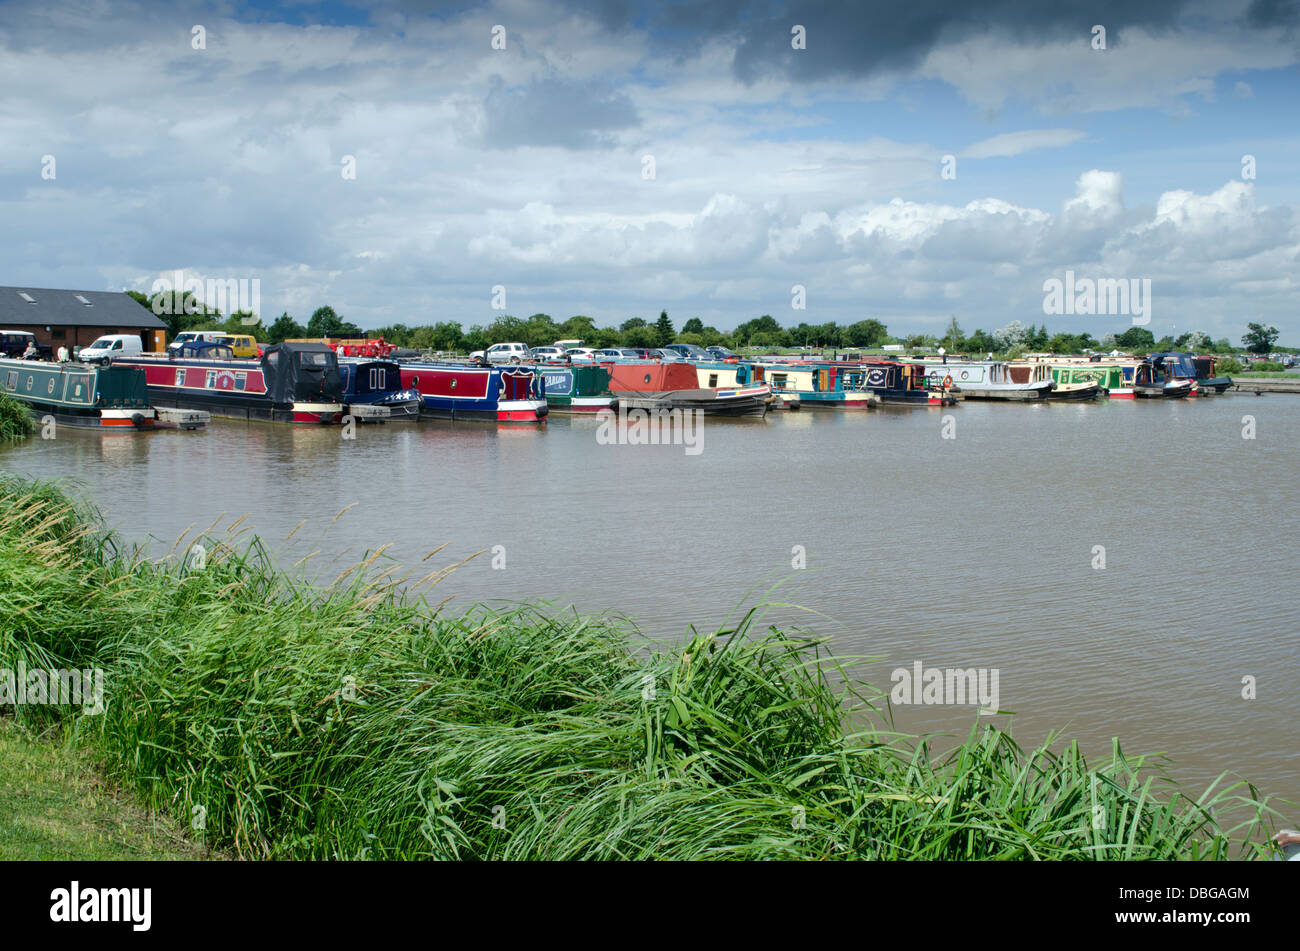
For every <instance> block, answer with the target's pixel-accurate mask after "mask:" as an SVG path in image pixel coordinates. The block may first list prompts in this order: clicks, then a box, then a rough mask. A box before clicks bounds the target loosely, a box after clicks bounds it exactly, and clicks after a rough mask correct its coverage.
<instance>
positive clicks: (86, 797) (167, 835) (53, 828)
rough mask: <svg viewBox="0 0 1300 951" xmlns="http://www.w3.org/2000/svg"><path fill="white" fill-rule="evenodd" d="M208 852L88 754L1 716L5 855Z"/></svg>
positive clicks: (0, 808) (177, 855) (75, 857)
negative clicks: (108, 777) (115, 782)
mask: <svg viewBox="0 0 1300 951" xmlns="http://www.w3.org/2000/svg"><path fill="white" fill-rule="evenodd" d="M202 856H203V851H202V850H201V849H200V848H198V847H196V845H195V844H194V843H193V842H192V841H190V840H189V839H187V838H186V837H185V836H184V835H182V834H181V831H180V828H179V826H178V825H177V824H176V823H175V822H173V821H171V820H170V819H167V818H162V817H159V816H156V815H150V814H149V813H147V812H146V811H145V810H143V809H142V808H140V806H139V805H138V804H137V803H136V802H135V800H134V798H133V797H132V796H130V795H128V794H124V793H123V792H122V791H121V790H118V789H115V788H114V787H113V786H112V785H111V784H109V783H106V782H105V781H104V778H103V777H102V776H101V775H100V774H99V773H98V772H97V771H96V770H94V769H93V768H92V767H91V766H90V765H89V764H88V762H87V760H86V757H85V755H84V754H79V753H78V751H75V750H71V749H68V748H67V747H66V746H65V745H64V744H63V743H62V742H59V739H58V737H57V736H40V735H34V734H32V733H29V732H28V731H27V730H25V729H23V728H22V727H20V726H18V725H17V724H15V723H14V722H13V721H12V720H10V719H4V718H0V861H15V860H31V859H38V860H47V859H59V860H71V861H100V860H104V861H121V860H129V859H165V860H181V859H194V858H200V857H202Z"/></svg>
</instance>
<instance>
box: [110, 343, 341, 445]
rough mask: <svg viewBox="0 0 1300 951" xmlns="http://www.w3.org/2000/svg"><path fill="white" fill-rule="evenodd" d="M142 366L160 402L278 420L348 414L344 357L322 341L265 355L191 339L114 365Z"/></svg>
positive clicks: (328, 419)
mask: <svg viewBox="0 0 1300 951" xmlns="http://www.w3.org/2000/svg"><path fill="white" fill-rule="evenodd" d="M119 365H128V366H137V367H142V368H143V369H144V372H145V377H146V380H147V381H148V386H149V398H150V399H151V400H152V401H153V403H154V405H156V406H175V407H179V408H182V409H202V410H207V411H208V412H209V413H211V414H212V415H213V416H224V417H228V418H231V419H247V420H259V421H262V422H272V423H303V424H317V425H320V424H326V425H328V424H332V423H337V422H339V421H340V420H341V419H342V418H343V380H342V377H341V376H340V374H339V365H338V357H337V356H335V354H334V351H333V350H331V349H330V348H329V347H327V346H325V345H324V344H319V343H280V344H276V345H275V346H273V347H267V348H266V350H265V352H264V353H263V354H262V356H261V358H260V359H257V360H240V359H237V358H236V357H235V356H234V354H233V352H232V351H231V349H230V347H228V346H225V345H224V344H216V343H186V344H185V345H184V346H182V347H180V348H179V349H177V350H174V351H172V352H171V353H169V354H167V355H158V356H149V355H145V356H132V357H127V358H123V359H122V360H120V361H114V366H119Z"/></svg>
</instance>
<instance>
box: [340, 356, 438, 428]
mask: <svg viewBox="0 0 1300 951" xmlns="http://www.w3.org/2000/svg"><path fill="white" fill-rule="evenodd" d="M339 375H340V376H342V378H343V405H344V413H345V414H346V415H349V416H352V417H353V418H354V419H357V420H359V421H363V422H364V421H366V420H369V419H372V418H375V416H374V415H372V414H370V413H368V412H367V411H366V410H367V409H369V408H371V407H376V408H378V409H380V410H385V409H386V410H387V412H386V413H381V414H378V415H377V418H378V419H379V420H385V419H387V420H394V421H398V422H413V421H414V420H417V419H419V418H420V406H421V405H422V403H423V400H422V398H421V397H420V391H419V390H416V389H404V388H403V387H402V368H401V367H400V366H399V365H398V364H396V363H393V362H392V361H391V360H364V359H349V358H347V357H344V358H343V359H342V360H340V361H339Z"/></svg>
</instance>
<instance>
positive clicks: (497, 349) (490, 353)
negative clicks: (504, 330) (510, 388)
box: [469, 343, 531, 363]
mask: <svg viewBox="0 0 1300 951" xmlns="http://www.w3.org/2000/svg"><path fill="white" fill-rule="evenodd" d="M469 356H470V359H471V360H482V359H483V358H484V356H486V357H487V362H488V363H509V362H510V361H511V360H512V359H514V358H516V357H517V358H518V359H519V361H520V362H521V363H522V362H523V361H524V360H529V359H531V357H530V356H529V353H528V347H527V346H526V345H524V344H522V343H494V344H492V346H490V347H488V348H487V350H486V352H485V351H483V350H475V351H474V352H473V353H471V354H470V355H469Z"/></svg>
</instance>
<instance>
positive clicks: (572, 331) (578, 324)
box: [559, 314, 596, 341]
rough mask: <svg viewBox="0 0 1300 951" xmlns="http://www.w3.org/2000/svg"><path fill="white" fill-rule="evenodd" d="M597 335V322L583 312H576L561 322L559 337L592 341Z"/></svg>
mask: <svg viewBox="0 0 1300 951" xmlns="http://www.w3.org/2000/svg"><path fill="white" fill-rule="evenodd" d="M595 337H596V322H595V321H594V320H592V319H591V318H590V317H587V316H585V315H583V314H576V315H574V316H573V317H570V318H569V319H568V320H566V321H565V322H564V323H562V324H560V332H559V339H561V340H584V341H591V340H594V339H595Z"/></svg>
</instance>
